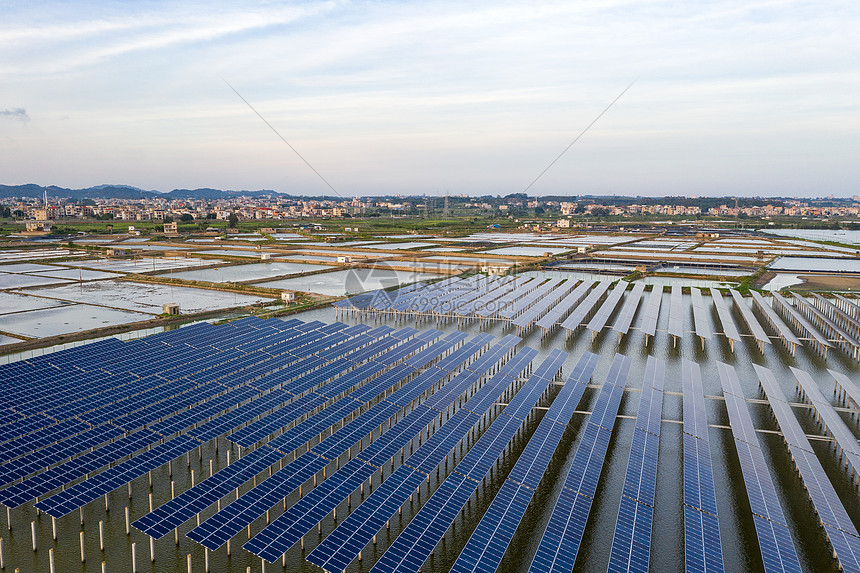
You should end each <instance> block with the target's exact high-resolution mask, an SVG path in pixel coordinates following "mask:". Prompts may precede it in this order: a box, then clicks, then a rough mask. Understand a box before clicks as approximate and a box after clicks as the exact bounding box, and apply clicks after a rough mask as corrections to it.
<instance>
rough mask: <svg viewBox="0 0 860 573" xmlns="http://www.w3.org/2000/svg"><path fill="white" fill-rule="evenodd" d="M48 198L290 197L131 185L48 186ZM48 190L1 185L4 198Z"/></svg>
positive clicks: (0, 192) (275, 194)
mask: <svg viewBox="0 0 860 573" xmlns="http://www.w3.org/2000/svg"><path fill="white" fill-rule="evenodd" d="M47 189H48V195H49V196H51V197H60V198H63V199H72V200H75V201H79V200H81V199H147V198H153V197H163V198H166V199H212V200H216V199H230V198H233V197H240V196H250V197H255V196H264V195H271V196H281V197H289V196H290V195H287V194H286V193H277V192H275V191H271V190H259V191H222V190H220V189H209V188H204V189H173V190H172V191H169V192H167V193H162V192H160V191H147V190H145V189H139V188H137V187H132V186H130V185H96V186H94V187H87V188H86V189H67V188H65V187H57V186H55V185H50V186H48V187H47ZM44 192H45V187H43V186H41V185H36V184H35V183H28V184H26V185H0V197H41V196H42V195H43V194H44Z"/></svg>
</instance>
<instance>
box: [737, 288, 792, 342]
mask: <svg viewBox="0 0 860 573" xmlns="http://www.w3.org/2000/svg"><path fill="white" fill-rule="evenodd" d="M750 296H752V300H753V305H754V306H755V307H756V308H757V309H759V311H760V312H761V313H762V314H763V315H764V317H765V320H766V321H767V322H768V324H770V326H771V328H773V329H774V330H775V331H776V332H777V334H778V335H779V337H780V339H781V340H782V341H783V342H785V344H786V345H787V346H788V347H789V349H790V350H791V352H792V354H794V349H795V348H796V347H798V346H800V339H798V338H797V337H796V336H795V335H794V333H793V332H792V331H791V329H790V328H789V327H788V326H787V325H786V324H785V323H784V322H783V321H782V319H781V318H780V317H779V315H778V314H777V313H776V311H775V310H774V309H773V308H772V307H771V306H770V305H769V304H768V303H767V301H765V300H764V297H762V296H761V295H760V294H759V293H757V292H756V291H754V290H751V291H750ZM738 298H740V294H739V295H738ZM735 300H737V299H735Z"/></svg>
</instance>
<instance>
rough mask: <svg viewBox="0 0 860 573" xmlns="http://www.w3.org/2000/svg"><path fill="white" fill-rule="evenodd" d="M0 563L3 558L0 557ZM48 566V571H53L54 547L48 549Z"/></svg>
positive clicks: (52, 572)
mask: <svg viewBox="0 0 860 573" xmlns="http://www.w3.org/2000/svg"><path fill="white" fill-rule="evenodd" d="M2 563H3V560H2V559H0V564H2ZM0 567H2V565H0ZM48 567H49V571H50V572H51V573H55V569H54V549H53V548H51V549H48Z"/></svg>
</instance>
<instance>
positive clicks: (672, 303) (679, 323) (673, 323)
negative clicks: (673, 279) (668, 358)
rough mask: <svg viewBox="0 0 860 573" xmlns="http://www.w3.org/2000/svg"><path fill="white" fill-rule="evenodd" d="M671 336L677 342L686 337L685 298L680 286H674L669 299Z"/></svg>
mask: <svg viewBox="0 0 860 573" xmlns="http://www.w3.org/2000/svg"><path fill="white" fill-rule="evenodd" d="M669 334H670V335H672V336H673V337H674V338H675V339H676V341H677V339H678V338H680V337H682V336H684V297H683V295H682V294H681V287H680V286H678V285H672V295H671V297H670V298H669Z"/></svg>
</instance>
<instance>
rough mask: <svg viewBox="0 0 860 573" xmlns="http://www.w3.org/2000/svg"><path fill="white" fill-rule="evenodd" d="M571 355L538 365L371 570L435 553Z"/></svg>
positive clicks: (555, 354) (403, 568) (554, 355)
mask: <svg viewBox="0 0 860 573" xmlns="http://www.w3.org/2000/svg"><path fill="white" fill-rule="evenodd" d="M566 358H567V354H566V353H564V352H562V351H560V350H553V351H552V352H551V353H550V355H549V356H548V357H547V358H546V359H545V360H544V361H543V362H542V363H541V365H540V366H538V367H537V368H536V369H535V372H534V374H532V376H531V377H530V378H529V380H528V381H527V382H526V383H525V384H524V385H523V388H522V389H521V390H520V391H519V392H518V393H517V394H516V396H515V397H514V398H513V399H512V400H511V401H510V402H509V403H508V405H507V406H506V407H505V409H504V411H503V412H502V413H501V414H500V415H499V416H498V417H497V418H496V419H495V420H494V421H493V423H492V425H491V426H490V427H489V428H488V429H487V430H486V431H485V432H484V433H483V434H482V435H481V437H480V438H479V439H478V441H477V442H476V443H475V444H474V445H473V446H472V447H471V448H470V449H469V452H468V453H467V454H466V455H465V456H464V457H463V458H462V460H460V463H458V464H457V465H456V467H455V468H454V473H452V474H449V475H448V477H447V478H446V479H445V481H444V482H442V485H440V486H439V488H438V489H437V490H436V491H435V492H434V493H433V495H432V496H430V499H429V500H427V501H426V502H425V503H424V505H423V506H422V507H421V510H420V511H419V512H418V513H417V515H415V517H413V518H412V521H410V522H409V525H407V526H406V528H405V529H404V530H403V531H402V532H401V534H400V535H399V536H398V537H397V539H395V540H394V542H393V543H392V544H391V545H390V546H389V548H388V550H387V551H386V552H385V553H384V554H383V555H382V557H380V558H379V560H378V561H377V562H376V564H375V565H374V567H373V569H371V571H373V570H376V571H386V572H387V571H399V572H413V573H414V572H415V571H418V570H419V569H420V568H421V565H422V564H423V563H424V561H426V559H427V558H428V557H429V556H430V553H431V552H432V551H433V548H434V547H435V546H436V544H437V543H438V542H439V541H440V540H441V539H442V536H443V535H444V533H445V531H446V530H447V529H448V528H449V527H450V525H451V523H452V522H453V521H454V519H455V518H456V517H457V514H458V513H459V512H460V510H461V509H463V507H465V505H466V502H467V501H468V500H469V498H470V497H471V496H472V494H473V493H474V492H475V491H476V490H477V489H478V486H479V485H480V483H481V480H482V479H483V478H484V477H485V476H486V475H487V474H488V472H489V470H490V468H492V467H493V465H494V464H495V463H496V460H497V459H498V458H499V457H500V456H501V453H502V451H503V450H504V449H505V448H506V447H507V445H508V443H509V442H510V441H511V439H513V437H514V436H515V435H516V433H517V432H518V431H519V429H520V428H521V427H522V425H523V422H524V421H525V419H526V417H527V416H528V414H529V412H531V410H532V408H533V407H534V405H535V404H536V403H537V401H538V400H539V399H540V396H541V394H543V392H544V390H546V388H547V386H548V385H549V384H550V382H551V381H552V380H553V379H555V378H556V376H557V375H558V372H559V371H560V369H561V366H562V364H563V363H564V361H565V359H566Z"/></svg>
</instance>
